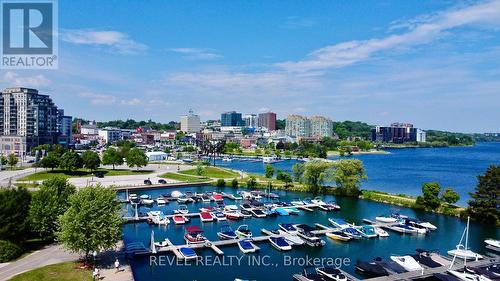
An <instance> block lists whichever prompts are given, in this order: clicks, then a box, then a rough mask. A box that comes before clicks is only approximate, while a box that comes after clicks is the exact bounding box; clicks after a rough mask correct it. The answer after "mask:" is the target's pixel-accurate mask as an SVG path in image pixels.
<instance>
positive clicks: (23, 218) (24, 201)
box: [0, 187, 31, 241]
mask: <svg viewBox="0 0 500 281" xmlns="http://www.w3.org/2000/svg"><path fill="white" fill-rule="evenodd" d="M0 202H2V203H0V240H10V241H22V240H23V239H24V238H26V234H27V233H28V229H29V221H28V212H29V205H30V202H31V194H30V193H29V191H28V190H27V189H26V188H21V187H19V188H17V189H11V188H2V189H0Z"/></svg>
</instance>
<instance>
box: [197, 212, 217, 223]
mask: <svg viewBox="0 0 500 281" xmlns="http://www.w3.org/2000/svg"><path fill="white" fill-rule="evenodd" d="M200 220H201V221H202V222H211V221H214V217H213V216H212V214H210V213H209V212H200Z"/></svg>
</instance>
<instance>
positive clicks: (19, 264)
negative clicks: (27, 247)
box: [0, 244, 78, 280]
mask: <svg viewBox="0 0 500 281" xmlns="http://www.w3.org/2000/svg"><path fill="white" fill-rule="evenodd" d="M76 259H78V255H76V254H72V253H70V252H67V251H66V250H64V249H63V248H62V247H61V246H60V245H56V244H54V245H50V246H47V247H45V248H44V249H42V250H39V251H36V252H34V253H32V254H30V255H28V256H26V257H24V258H22V259H19V260H17V261H14V262H11V263H8V264H6V265H5V264H4V266H2V267H0V280H8V279H9V278H11V277H12V276H14V275H17V274H20V273H23V272H25V271H29V270H32V269H35V268H39V267H43V266H46V265H49V264H56V263H61V262H68V261H73V260H76Z"/></svg>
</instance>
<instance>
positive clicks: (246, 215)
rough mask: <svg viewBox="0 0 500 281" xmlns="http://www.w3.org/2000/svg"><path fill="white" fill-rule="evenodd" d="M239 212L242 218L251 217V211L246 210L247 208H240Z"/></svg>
mask: <svg viewBox="0 0 500 281" xmlns="http://www.w3.org/2000/svg"><path fill="white" fill-rule="evenodd" d="M240 213H241V216H242V217H243V218H251V217H252V213H250V212H249V211H247V210H241V211H240Z"/></svg>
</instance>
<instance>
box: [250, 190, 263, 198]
mask: <svg viewBox="0 0 500 281" xmlns="http://www.w3.org/2000/svg"><path fill="white" fill-rule="evenodd" d="M250 195H251V198H252V199H254V200H261V199H262V193H261V192H260V191H250Z"/></svg>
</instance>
